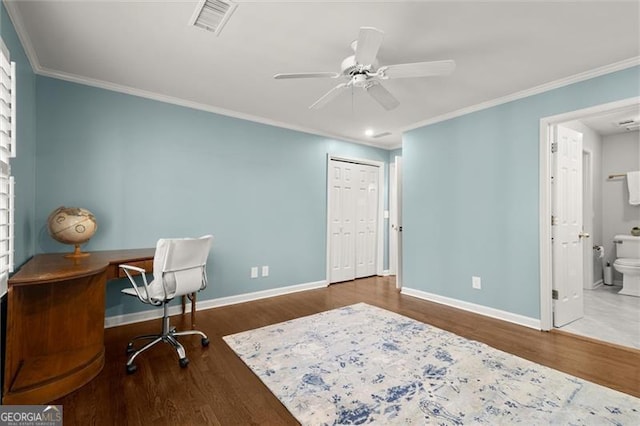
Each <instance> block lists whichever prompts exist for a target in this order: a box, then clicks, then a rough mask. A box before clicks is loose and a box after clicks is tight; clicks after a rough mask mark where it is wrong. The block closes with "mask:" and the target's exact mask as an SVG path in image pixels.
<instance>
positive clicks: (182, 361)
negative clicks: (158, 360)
mask: <svg viewBox="0 0 640 426" xmlns="http://www.w3.org/2000/svg"><path fill="white" fill-rule="evenodd" d="M187 365H189V358H187V357H184V358H180V367H182V368H185V367H186V366H187Z"/></svg>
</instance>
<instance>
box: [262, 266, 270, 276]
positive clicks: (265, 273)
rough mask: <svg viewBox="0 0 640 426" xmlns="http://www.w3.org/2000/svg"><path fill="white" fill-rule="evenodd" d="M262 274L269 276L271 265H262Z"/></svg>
mask: <svg viewBox="0 0 640 426" xmlns="http://www.w3.org/2000/svg"><path fill="white" fill-rule="evenodd" d="M262 276H263V277H268V276H269V266H263V267H262Z"/></svg>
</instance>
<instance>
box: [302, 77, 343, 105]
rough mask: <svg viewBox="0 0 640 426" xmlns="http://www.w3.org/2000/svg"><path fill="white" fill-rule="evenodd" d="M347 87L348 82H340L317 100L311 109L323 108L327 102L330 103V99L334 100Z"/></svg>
mask: <svg viewBox="0 0 640 426" xmlns="http://www.w3.org/2000/svg"><path fill="white" fill-rule="evenodd" d="M346 87H347V83H340V84H338V85H337V86H336V87H334V88H333V89H331V90H329V91H328V92H327V93H325V94H324V95H323V96H322V97H321V98H320V99H318V100H317V101H315V102H314V103H313V105H311V106H310V107H309V109H318V108H322V107H323V106H325V105H326V104H327V103H329V101H331V100H333V99H334V98H335V97H336V96H338V95H339V94H340V93H341V92H342V91H343V89H345V88H346Z"/></svg>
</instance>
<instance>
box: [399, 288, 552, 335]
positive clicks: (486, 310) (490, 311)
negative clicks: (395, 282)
mask: <svg viewBox="0 0 640 426" xmlns="http://www.w3.org/2000/svg"><path fill="white" fill-rule="evenodd" d="M401 293H402V294H406V295H407V296H413V297H417V298H418V299H424V300H429V301H431V302H436V303H440V304H443V305H447V306H451V307H453V308H458V309H462V310H464V311H469V312H473V313H475V314H480V315H484V316H487V317H491V318H496V319H499V320H502V321H507V322H511V323H514V324H518V325H523V326H525V327H529V328H533V329H535V330H541V329H542V326H541V324H540V320H539V319H536V318H530V317H525V316H524V315H519V314H514V313H512V312H507V311H502V310H500V309H494V308H490V307H488V306H482V305H477V304H475V303H470V302H465V301H462V300H458V299H452V298H450V297H445V296H440V295H437V294H433V293H427V292H426V291H422V290H415V289H413V288H407V287H402V291H401Z"/></svg>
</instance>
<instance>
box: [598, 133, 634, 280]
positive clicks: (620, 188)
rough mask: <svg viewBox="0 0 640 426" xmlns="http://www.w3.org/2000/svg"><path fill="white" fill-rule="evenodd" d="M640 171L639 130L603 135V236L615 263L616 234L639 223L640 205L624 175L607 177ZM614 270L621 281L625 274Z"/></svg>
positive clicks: (622, 232) (609, 254)
mask: <svg viewBox="0 0 640 426" xmlns="http://www.w3.org/2000/svg"><path fill="white" fill-rule="evenodd" d="M634 170H640V133H639V132H637V131H636V132H628V133H620V134H617V135H611V136H605V137H603V138H602V224H603V226H602V237H603V239H604V247H605V253H606V255H605V257H606V259H607V261H608V262H611V263H613V260H614V259H615V250H614V244H613V237H614V236H615V235H616V234H629V233H630V231H631V228H633V227H634V226H640V206H632V205H630V204H629V192H628V189H627V180H626V179H625V178H616V179H608V178H607V177H608V176H609V175H610V174H619V173H626V172H630V171H634ZM614 273H615V274H616V275H614V281H619V283H618V284H621V283H622V275H620V274H619V273H618V272H615V271H614Z"/></svg>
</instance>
